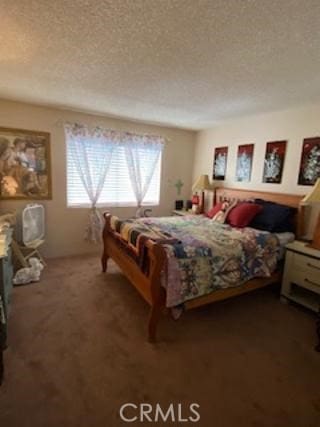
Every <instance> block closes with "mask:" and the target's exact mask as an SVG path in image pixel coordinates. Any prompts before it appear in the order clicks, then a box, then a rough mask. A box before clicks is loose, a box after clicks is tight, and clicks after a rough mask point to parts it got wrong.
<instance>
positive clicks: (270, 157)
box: [262, 141, 287, 184]
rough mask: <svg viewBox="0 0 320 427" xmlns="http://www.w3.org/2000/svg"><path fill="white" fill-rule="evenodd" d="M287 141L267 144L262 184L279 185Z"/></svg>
mask: <svg viewBox="0 0 320 427" xmlns="http://www.w3.org/2000/svg"><path fill="white" fill-rule="evenodd" d="M286 147H287V141H273V142H267V146H266V154H265V159H264V168H263V178H262V181H263V182H268V183H272V184H280V182H281V179H282V172H283V165H284V159H285V154H286Z"/></svg>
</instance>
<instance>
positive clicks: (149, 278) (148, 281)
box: [101, 188, 303, 342]
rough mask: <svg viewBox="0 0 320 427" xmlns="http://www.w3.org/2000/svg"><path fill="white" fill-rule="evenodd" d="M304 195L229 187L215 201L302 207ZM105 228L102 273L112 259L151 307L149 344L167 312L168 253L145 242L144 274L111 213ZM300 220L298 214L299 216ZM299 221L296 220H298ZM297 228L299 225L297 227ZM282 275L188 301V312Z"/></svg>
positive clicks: (266, 282)
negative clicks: (164, 273) (121, 238)
mask: <svg viewBox="0 0 320 427" xmlns="http://www.w3.org/2000/svg"><path fill="white" fill-rule="evenodd" d="M302 197H303V196H299V195H291V194H280V193H269V192H263V191H251V190H239V189H230V188H217V189H216V190H215V200H216V201H219V200H234V199H237V200H247V199H252V198H261V199H264V200H268V201H272V202H276V203H282V204H284V205H288V206H291V207H294V208H298V207H299V202H300V201H301V199H302ZM104 218H105V227H104V230H103V242H104V250H103V254H102V258H101V262H102V270H103V272H106V271H107V262H108V259H109V258H112V259H113V260H114V261H115V262H116V264H117V265H118V266H119V267H120V269H121V270H122V272H123V274H124V275H125V276H126V277H127V278H128V279H129V281H130V282H131V283H132V284H133V285H134V286H135V288H136V289H137V290H138V292H139V293H140V294H141V295H142V297H143V298H144V299H145V300H146V301H147V302H148V304H149V305H150V307H151V308H150V316H149V322H148V339H149V341H150V342H155V340H156V331H157V325H158V321H159V318H160V315H161V313H162V311H164V309H165V302H166V290H165V289H164V287H163V286H161V271H162V270H163V269H164V267H165V263H166V260H167V257H166V253H165V250H164V248H163V246H162V245H161V244H159V243H155V242H153V241H152V240H148V241H147V242H146V247H147V252H148V254H147V256H148V257H149V265H150V268H149V272H148V274H145V273H143V272H142V271H141V269H140V267H139V266H138V264H137V263H136V262H135V260H134V259H133V258H132V257H131V256H130V255H128V253H127V252H125V251H124V250H123V248H122V247H121V245H120V244H119V237H118V236H117V235H116V234H115V233H114V231H113V230H112V229H111V225H110V220H111V214H110V213H108V212H106V213H105V214H104ZM298 218H299V215H298ZM298 218H297V221H298ZM297 228H298V224H297ZM281 276H282V272H281V271H276V272H275V273H273V274H272V276H271V277H266V278H256V279H252V280H249V281H248V282H246V283H245V284H243V285H241V286H237V287H232V288H227V289H221V290H218V291H215V292H213V293H211V294H208V295H205V296H201V297H198V298H195V299H192V300H189V301H187V302H185V304H184V306H185V309H187V310H188V309H191V308H195V307H200V306H202V305H206V304H210V303H212V302H215V301H220V300H224V299H227V298H231V297H233V296H236V295H240V294H243V293H246V292H250V291H252V290H254V289H258V288H262V287H264V286H267V285H270V284H274V283H278V282H280V281H281Z"/></svg>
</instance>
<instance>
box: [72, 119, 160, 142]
mask: <svg viewBox="0 0 320 427" xmlns="http://www.w3.org/2000/svg"><path fill="white" fill-rule="evenodd" d="M64 130H65V133H66V135H67V137H68V138H69V139H79V137H80V138H81V139H82V138H86V137H88V138H98V139H101V138H102V139H104V140H106V141H110V142H113V143H116V144H126V143H130V144H132V143H135V142H139V144H148V145H150V144H165V143H166V139H165V138H164V137H162V136H158V135H148V134H136V133H132V132H124V131H118V130H114V129H107V128H103V127H100V126H96V127H89V126H87V125H84V124H79V123H69V122H68V123H64Z"/></svg>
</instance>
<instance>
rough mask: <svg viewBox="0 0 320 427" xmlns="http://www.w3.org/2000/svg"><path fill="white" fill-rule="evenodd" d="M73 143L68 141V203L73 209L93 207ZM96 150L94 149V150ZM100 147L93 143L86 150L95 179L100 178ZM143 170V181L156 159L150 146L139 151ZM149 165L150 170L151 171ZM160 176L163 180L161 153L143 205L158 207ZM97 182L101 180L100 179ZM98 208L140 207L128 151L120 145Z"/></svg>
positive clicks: (112, 159) (105, 182) (115, 152)
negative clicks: (73, 152)
mask: <svg viewBox="0 0 320 427" xmlns="http://www.w3.org/2000/svg"><path fill="white" fill-rule="evenodd" d="M71 144H72V141H70V140H68V139H67V142H66V145H67V204H68V206H69V207H90V206H91V205H92V203H91V201H90V199H89V196H88V192H87V191H86V189H85V187H84V184H83V181H82V179H81V175H80V172H79V171H78V168H77V165H76V162H75V160H74V156H73V155H72V145H71ZM93 147H94V148H93ZM99 147H100V146H99V144H96V145H95V144H94V143H92V144H90V147H89V149H87V151H86V156H87V161H88V164H89V167H90V172H91V178H92V180H95V177H97V176H98V172H97V173H95V172H96V171H97V165H98V164H99V163H98V162H99V160H100V159H101V157H100V159H99V156H101V155H102V154H103V153H99V150H100V148H99ZM139 158H140V161H141V168H140V169H139V172H140V174H141V178H142V180H144V179H145V178H146V176H145V174H146V173H147V171H148V170H150V164H151V162H152V161H153V156H152V155H151V152H150V150H149V149H148V146H147V144H142V145H141V148H139ZM148 165H149V169H148ZM160 177H161V152H160V155H159V158H158V160H157V162H156V167H155V168H154V173H153V176H152V179H151V182H150V185H149V187H148V190H147V193H146V195H145V197H144V198H143V202H142V205H143V206H155V205H158V204H159V199H160ZM97 179H99V178H98V177H97ZM96 206H98V207H99V206H137V201H136V196H135V193H134V191H133V188H132V184H131V180H130V176H129V169H128V165H127V160H126V154H125V148H124V146H123V145H121V144H119V145H116V147H115V148H114V149H113V152H112V156H111V162H110V166H109V168H108V172H107V175H106V178H105V180H104V183H103V187H102V190H101V193H100V196H99V199H98V202H97V203H96Z"/></svg>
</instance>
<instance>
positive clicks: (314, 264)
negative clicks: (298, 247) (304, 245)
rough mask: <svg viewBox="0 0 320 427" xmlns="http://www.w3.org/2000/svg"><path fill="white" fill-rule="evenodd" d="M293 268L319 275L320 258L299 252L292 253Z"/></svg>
mask: <svg viewBox="0 0 320 427" xmlns="http://www.w3.org/2000/svg"><path fill="white" fill-rule="evenodd" d="M293 264H294V268H295V269H297V270H302V271H306V272H308V274H309V273H310V274H313V273H315V274H316V275H318V276H320V259H315V258H311V257H308V256H305V255H301V254H294V255H293Z"/></svg>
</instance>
